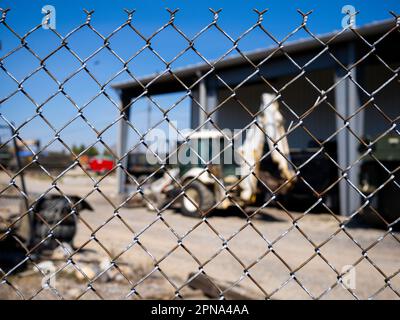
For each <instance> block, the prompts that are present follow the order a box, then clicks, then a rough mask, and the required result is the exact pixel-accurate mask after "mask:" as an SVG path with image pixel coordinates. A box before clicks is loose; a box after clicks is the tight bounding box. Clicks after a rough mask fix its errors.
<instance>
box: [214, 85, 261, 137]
mask: <svg viewBox="0 0 400 320" xmlns="http://www.w3.org/2000/svg"><path fill="white" fill-rule="evenodd" d="M265 89H266V88H265V86H264V85H262V84H255V85H246V86H243V87H241V88H240V89H238V90H236V91H235V94H236V97H237V99H238V100H239V101H238V100H236V99H229V100H228V101H226V99H227V98H228V97H230V96H231V95H232V92H231V91H230V90H228V89H221V90H220V93H219V97H218V101H220V103H221V102H222V101H226V102H225V103H223V104H222V105H220V107H219V108H218V111H217V117H218V126H219V127H221V128H224V129H225V128H227V129H236V128H243V127H245V126H246V125H248V124H249V123H250V122H251V121H253V119H254V118H253V115H254V114H256V113H257V112H258V111H259V110H260V104H261V95H262V93H264V92H265V91H264V90H265ZM242 104H244V106H243V105H242ZM246 108H247V110H246ZM249 112H250V113H249ZM228 115H229V117H228Z"/></svg>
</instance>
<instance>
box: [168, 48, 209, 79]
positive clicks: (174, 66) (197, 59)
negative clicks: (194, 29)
mask: <svg viewBox="0 0 400 320" xmlns="http://www.w3.org/2000/svg"><path fill="white" fill-rule="evenodd" d="M186 44H187V46H186V48H187V50H186V51H184V52H183V51H181V52H179V55H178V56H176V57H173V59H172V63H171V65H170V66H171V71H172V72H174V73H175V72H177V71H179V70H180V69H181V68H183V67H186V66H189V65H200V64H204V63H206V61H205V59H204V57H202V56H201V52H196V42H194V48H190V46H189V43H188V42H187V43H186Z"/></svg>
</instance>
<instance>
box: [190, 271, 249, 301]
mask: <svg viewBox="0 0 400 320" xmlns="http://www.w3.org/2000/svg"><path fill="white" fill-rule="evenodd" d="M193 277H194V278H193ZM191 278H193V279H192V280H190V282H189V287H190V288H192V289H198V290H201V291H202V292H203V293H204V294H205V295H206V296H207V297H209V298H214V299H218V298H220V297H221V293H222V292H223V296H224V297H225V299H228V300H251V299H255V297H253V296H252V295H251V293H250V292H249V291H247V290H245V289H244V288H242V287H241V286H240V285H239V284H237V285H235V286H234V287H233V288H231V289H229V290H228V291H226V292H225V290H227V289H228V288H230V287H232V285H233V283H228V282H222V281H219V280H216V279H213V278H210V277H208V276H206V275H204V274H202V273H200V274H198V275H197V276H195V273H191V274H189V277H188V279H191Z"/></svg>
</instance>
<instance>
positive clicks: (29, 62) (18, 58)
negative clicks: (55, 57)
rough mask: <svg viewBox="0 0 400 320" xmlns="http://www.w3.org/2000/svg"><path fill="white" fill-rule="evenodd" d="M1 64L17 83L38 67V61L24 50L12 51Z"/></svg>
mask: <svg viewBox="0 0 400 320" xmlns="http://www.w3.org/2000/svg"><path fill="white" fill-rule="evenodd" d="M2 63H3V66H4V68H5V69H6V70H7V72H9V73H10V74H11V75H12V76H13V77H14V78H15V79H16V80H17V81H22V80H23V79H25V78H26V77H27V76H29V75H30V74H32V73H33V72H34V71H35V70H36V69H38V68H39V67H40V61H39V60H38V59H37V58H36V57H35V56H34V55H33V54H32V53H31V52H29V51H28V50H27V49H25V48H21V49H19V50H17V51H14V52H13V53H12V54H10V55H9V56H7V57H6V58H4V59H3V60H2Z"/></svg>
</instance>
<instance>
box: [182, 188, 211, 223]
mask: <svg viewBox="0 0 400 320" xmlns="http://www.w3.org/2000/svg"><path fill="white" fill-rule="evenodd" d="M189 199H190V200H189ZM214 204H215V200H214V194H213V193H212V191H211V190H209V189H208V188H207V187H206V186H205V185H204V184H202V183H201V182H199V181H193V182H192V183H191V184H190V186H189V187H188V188H187V189H186V191H185V196H182V198H181V211H182V214H183V215H185V216H189V217H199V216H204V215H205V214H206V213H208V211H209V210H210V209H211V208H212V207H213V205H214ZM198 208H199V209H200V210H199V209H198Z"/></svg>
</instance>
